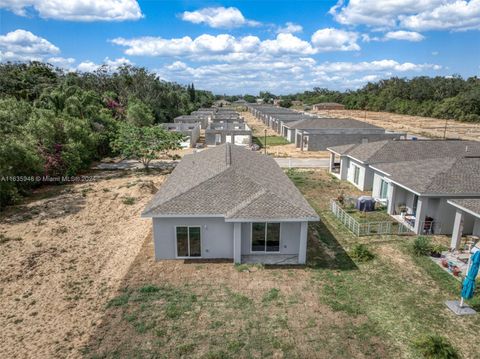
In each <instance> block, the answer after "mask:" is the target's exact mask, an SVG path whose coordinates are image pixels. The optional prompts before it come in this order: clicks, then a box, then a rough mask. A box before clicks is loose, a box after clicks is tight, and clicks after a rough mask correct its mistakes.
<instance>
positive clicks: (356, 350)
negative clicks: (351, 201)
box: [83, 171, 480, 358]
mask: <svg viewBox="0 0 480 359" xmlns="http://www.w3.org/2000/svg"><path fill="white" fill-rule="evenodd" d="M288 174H289V176H290V177H291V178H292V180H293V181H294V182H295V183H296V185H297V186H298V187H299V188H300V190H301V191H302V192H303V193H304V194H305V196H306V197H307V199H308V200H309V201H310V203H311V204H312V205H313V206H314V207H315V208H316V210H317V211H318V212H319V213H320V214H321V218H322V221H321V222H319V223H314V224H311V225H310V230H309V245H308V265H307V266H306V267H303V268H298V267H289V268H278V267H262V266H247V265H242V266H237V267H235V266H233V265H232V264H231V263H195V262H189V263H183V262H178V261H162V262H154V261H153V258H152V253H153V246H152V243H151V240H150V238H147V240H146V241H145V244H144V246H143V248H142V250H141V252H140V253H139V255H138V257H137V259H136V260H135V262H134V263H133V265H132V266H131V268H130V270H129V272H128V274H127V276H126V277H125V279H124V282H123V285H122V288H123V289H122V290H121V291H120V292H119V293H118V295H117V296H116V297H114V298H112V300H111V301H110V303H109V304H108V306H107V308H106V309H105V315H104V317H103V320H102V323H101V324H100V325H98V326H97V328H96V331H95V332H94V333H93V334H92V336H91V340H90V342H89V343H88V345H86V346H85V348H84V350H83V353H84V355H85V356H86V357H108V358H115V357H165V358H174V357H185V358H187V357H188V358H190V357H192V358H231V357H239V358H265V357H274V358H282V357H283V358H419V357H420V354H419V352H418V351H417V349H416V347H415V346H414V342H415V340H417V339H418V338H419V337H420V336H421V335H423V334H430V333H431V334H438V335H441V336H443V337H445V338H446V339H447V340H448V341H449V342H450V343H451V344H452V345H453V346H454V347H455V348H456V350H457V351H458V352H459V353H460V354H461V355H462V357H464V358H479V357H480V352H479V351H478V350H477V349H478V348H475V345H472V344H470V343H475V341H476V340H477V339H478V328H479V327H480V318H479V317H478V316H475V317H468V318H466V317H463V318H459V317H456V316H454V315H453V314H452V313H450V312H449V311H448V310H447V309H446V307H445V306H444V304H443V303H444V301H445V300H447V299H452V298H455V297H457V296H458V292H459V288H460V283H459V282H458V281H457V280H455V279H454V278H453V277H451V276H450V275H448V274H447V273H445V272H444V271H443V270H441V269H440V268H439V267H438V266H437V265H435V264H434V263H433V262H431V261H430V260H429V259H428V258H418V257H414V256H413V255H412V254H411V252H410V250H409V243H410V241H411V240H412V239H411V238H408V237H407V239H405V238H406V237H395V236H384V237H380V236H379V237H366V238H361V239H358V238H354V237H353V236H351V235H350V234H349V233H348V232H347V231H346V230H345V229H344V228H343V227H342V226H341V225H340V224H339V222H337V221H336V220H335V219H334V218H333V217H332V216H331V215H330V214H329V213H328V212H327V211H326V209H327V206H328V201H327V199H329V198H332V197H335V196H336V195H338V194H339V193H340V192H346V191H349V192H350V193H352V194H353V193H358V191H357V190H355V189H353V188H352V187H351V186H350V185H349V184H347V183H344V182H339V181H338V180H336V179H334V178H332V177H330V176H329V175H328V174H327V173H326V172H324V171H304V172H300V171H289V172H288ZM436 240H440V241H442V240H447V238H441V237H439V238H437V239H436ZM357 243H363V244H366V245H367V247H368V249H369V250H370V251H371V252H372V253H374V255H375V258H374V259H373V260H372V261H369V262H356V261H354V260H352V259H351V257H350V255H349V252H350V251H351V249H352V247H353V246H354V245H355V244H357ZM476 300H477V301H478V298H477V299H476ZM474 304H475V303H474ZM476 305H477V306H478V307H480V305H478V304H476ZM478 309H480V308H478Z"/></svg>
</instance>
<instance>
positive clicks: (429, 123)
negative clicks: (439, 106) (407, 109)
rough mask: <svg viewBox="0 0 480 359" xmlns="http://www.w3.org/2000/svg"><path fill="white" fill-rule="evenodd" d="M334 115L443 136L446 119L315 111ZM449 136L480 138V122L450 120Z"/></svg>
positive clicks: (421, 134) (397, 128) (391, 127)
mask: <svg viewBox="0 0 480 359" xmlns="http://www.w3.org/2000/svg"><path fill="white" fill-rule="evenodd" d="M313 112H314V113H317V114H322V115H329V116H332V117H352V118H355V119H357V120H361V121H364V122H368V123H371V124H374V125H377V126H381V127H384V128H386V129H387V130H392V131H403V132H408V133H411V134H416V135H419V136H426V137H433V138H443V135H444V131H445V120H440V119H438V118H430V117H420V116H407V115H398V114H394V113H388V112H373V111H360V110H333V111H322V112H320V111H313ZM446 136H447V138H456V139H458V138H460V139H465V140H476V141H479V140H480V124H479V123H468V122H459V121H454V120H448V122H447V132H446Z"/></svg>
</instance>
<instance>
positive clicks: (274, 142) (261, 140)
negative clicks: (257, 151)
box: [253, 136, 290, 148]
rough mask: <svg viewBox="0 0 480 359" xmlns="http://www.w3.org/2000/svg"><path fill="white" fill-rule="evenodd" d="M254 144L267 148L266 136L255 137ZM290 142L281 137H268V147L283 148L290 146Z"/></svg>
mask: <svg viewBox="0 0 480 359" xmlns="http://www.w3.org/2000/svg"><path fill="white" fill-rule="evenodd" d="M253 142H254V143H256V144H257V145H259V146H260V147H262V148H263V147H265V137H264V136H258V137H256V136H254V137H253ZM289 143H290V142H288V141H287V140H286V139H285V138H284V137H281V136H267V147H268V146H281V145H288V144H289Z"/></svg>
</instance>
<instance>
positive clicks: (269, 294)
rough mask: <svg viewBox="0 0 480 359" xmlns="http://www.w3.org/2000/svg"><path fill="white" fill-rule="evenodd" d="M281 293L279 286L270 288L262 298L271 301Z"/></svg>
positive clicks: (264, 300)
mask: <svg viewBox="0 0 480 359" xmlns="http://www.w3.org/2000/svg"><path fill="white" fill-rule="evenodd" d="M279 294H280V290H279V289H277V288H272V289H270V290H269V291H268V292H267V293H265V295H264V296H263V298H262V302H264V303H267V302H271V301H273V300H276V299H278V296H279Z"/></svg>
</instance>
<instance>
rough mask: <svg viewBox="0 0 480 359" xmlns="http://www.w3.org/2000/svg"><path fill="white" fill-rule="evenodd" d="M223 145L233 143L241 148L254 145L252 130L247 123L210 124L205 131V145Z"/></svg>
mask: <svg viewBox="0 0 480 359" xmlns="http://www.w3.org/2000/svg"><path fill="white" fill-rule="evenodd" d="M223 143H233V144H235V145H239V146H250V145H251V144H252V130H251V129H250V127H248V126H247V124H246V123H244V122H243V123H220V122H217V123H213V122H212V123H210V125H209V126H208V128H207V129H206V130H205V144H206V145H207V146H218V145H221V144H223Z"/></svg>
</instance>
